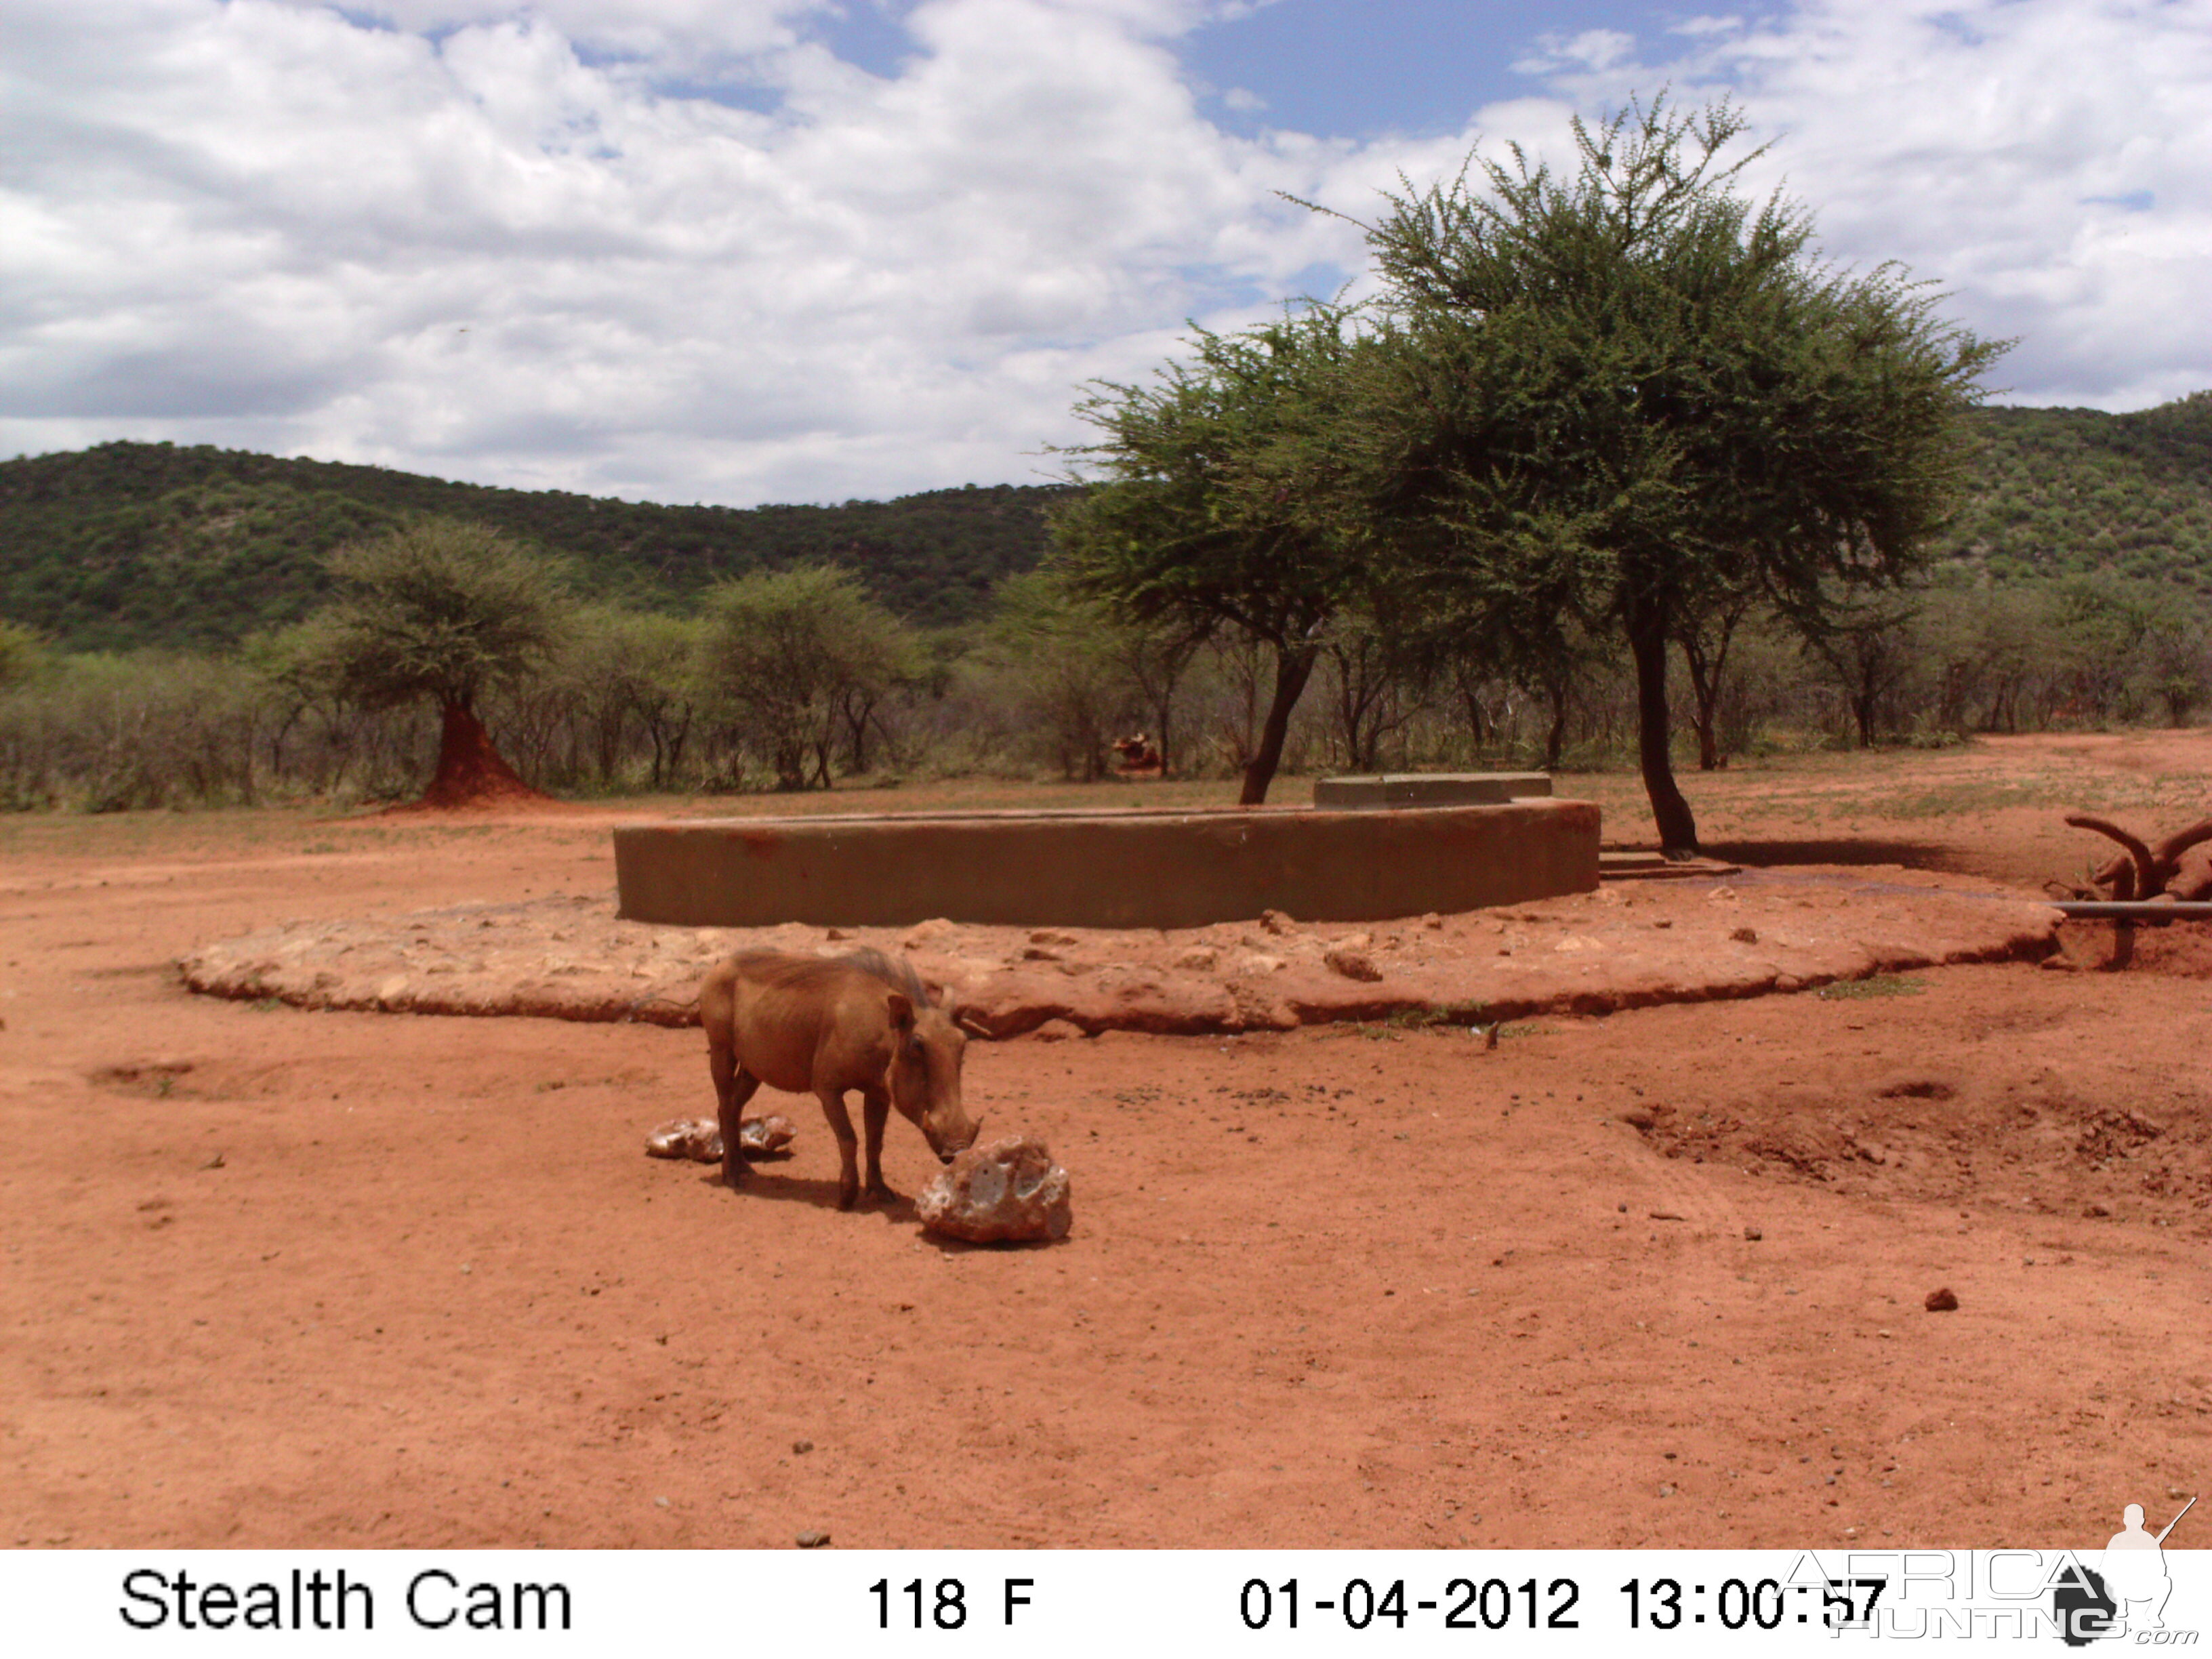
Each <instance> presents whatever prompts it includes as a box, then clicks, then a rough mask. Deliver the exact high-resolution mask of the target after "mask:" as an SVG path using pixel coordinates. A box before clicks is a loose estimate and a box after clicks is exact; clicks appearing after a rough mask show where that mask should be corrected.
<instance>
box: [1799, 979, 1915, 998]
mask: <svg viewBox="0 0 2212 1659" xmlns="http://www.w3.org/2000/svg"><path fill="white" fill-rule="evenodd" d="M1927 988H1928V985H1927V982H1926V981H1924V980H1917V979H1906V978H1905V977H1904V976H1903V975H1899V974H1876V975H1874V976H1873V977H1872V978H1870V979H1839V980H1838V981H1836V982H1835V983H1834V984H1832V985H1823V986H1822V987H1820V989H1819V990H1818V991H1815V992H1814V995H1815V996H1817V997H1820V998H1821V999H1823V1000H1826V1001H1829V1002H1865V1001H1868V1000H1873V999H1877V998H1881V997H1917V996H1918V995H1919V994H1921V993H1922V992H1923V991H1925V990H1926V989H1927Z"/></svg>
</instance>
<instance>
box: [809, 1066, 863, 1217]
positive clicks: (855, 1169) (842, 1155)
mask: <svg viewBox="0 0 2212 1659" xmlns="http://www.w3.org/2000/svg"><path fill="white" fill-rule="evenodd" d="M815 1092H816V1094H817V1096H818V1097H820V1099H821V1102H822V1115H823V1116H824V1117H826V1118H828V1119H829V1133H831V1134H833V1135H835V1136H836V1137H837V1158H838V1163H839V1164H840V1166H841V1167H840V1168H839V1170H838V1172H837V1207H838V1208H839V1209H841V1210H849V1209H851V1208H852V1207H853V1206H854V1204H856V1203H858V1202H859V1201H860V1167H859V1166H860V1137H859V1136H858V1135H856V1134H854V1133H853V1120H852V1119H851V1118H850V1117H848V1116H847V1115H846V1114H845V1095H844V1091H842V1090H841V1089H819V1090H817V1091H815Z"/></svg>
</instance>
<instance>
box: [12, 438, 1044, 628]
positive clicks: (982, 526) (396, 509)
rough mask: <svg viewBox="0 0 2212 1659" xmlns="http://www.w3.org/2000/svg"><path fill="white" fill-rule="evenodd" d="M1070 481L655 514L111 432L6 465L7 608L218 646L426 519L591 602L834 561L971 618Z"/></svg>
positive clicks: (656, 602) (946, 614) (40, 624)
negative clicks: (544, 568) (345, 557)
mask: <svg viewBox="0 0 2212 1659" xmlns="http://www.w3.org/2000/svg"><path fill="white" fill-rule="evenodd" d="M1065 493H1066V492H1065V490H1064V489H1060V488H1058V487H1055V486H1048V485H1034V486H1017V485H1011V484H1000V485H994V486H989V487H984V488H979V487H977V486H975V485H972V484H971V485H968V486H965V487H963V488H960V489H939V490H932V491H929V492H927V493H926V494H922V495H908V496H902V497H901V498H899V499H898V500H896V501H848V502H846V503H845V504H843V505H842V506H840V507H750V508H738V507H662V506H654V505H651V504H647V503H640V502H631V501H611V500H603V499H599V498H595V497H592V496H586V495H570V494H567V493H565V492H562V491H560V490H536V491H527V490H519V489H492V488H488V487H486V486H483V485H479V484H465V483H448V482H447V481H445V480H443V479H439V478H427V477H416V475H414V474H411V473H406V472H395V471H388V470H386V469H385V468H382V467H372V466H354V465H344V464H342V463H337V462H330V461H311V460H289V459H282V458H279V457H276V456H273V455H256V454H252V453H246V452H244V451H234V450H222V449H216V448H212V447H208V446H205V445H201V446H195V447H175V446H173V445H169V444H143V443H110V444H102V445H100V446H99V447H96V448H93V449H88V450H82V451H79V452H76V453H69V454H58V455H41V456H36V457H32V458H27V459H17V460H13V461H7V462H0V617H8V618H9V619H11V620H12V621H15V622H16V623H21V624H23V625H25V626H27V627H29V628H31V629H34V630H36V631H37V632H38V633H39V634H40V635H41V636H42V637H44V638H45V639H46V640H47V641H50V642H52V643H53V644H55V645H57V646H58V647H62V648H64V649H67V650H76V651H129V650H136V649H142V648H147V647H157V648H165V649H169V650H193V651H207V650H215V649H220V648H223V647H231V646H235V645H237V644H238V643H240V641H243V640H244V639H246V637H247V636H248V635H252V634H254V633H256V632H259V631H263V630H265V629H271V628H277V627H282V626H283V625H284V624H287V623H295V622H298V621H300V620H301V619H302V618H303V617H306V616H307V615H308V614H309V613H310V612H311V611H313V610H314V609H315V607H316V606H318V605H320V604H322V603H323V602H324V601H325V599H328V598H329V597H330V594H331V581H330V576H329V574H328V572H327V570H326V569H325V557H326V556H327V555H329V554H330V553H331V552H332V551H333V550H336V549H337V548H338V547H340V546H342V545H343V544H346V543H348V542H351V541H355V540H358V539H360V538H364V537H370V536H374V535H376V534H378V533H380V532H385V531H389V530H392V529H394V528H396V527H398V526H400V525H402V524H404V523H406V522H409V521H410V520H416V519H421V518H424V517H441V518H451V519H465V520H472V521H475V522H479V523H483V524H489V525H491V526H495V527H496V528H498V529H500V530H501V531H503V532H506V533H507V535H509V536H512V537H514V538H518V539H520V540H521V541H524V542H527V543H530V544H534V545H536V546H538V547H539V548H541V549H543V550H545V551H546V552H548V553H549V554H551V555H553V556H558V557H560V558H562V559H564V560H566V561H567V562H568V563H569V564H570V565H571V566H572V567H573V568H574V569H575V571H576V572H577V574H578V576H579V579H580V582H581V583H582V584H583V585H584V586H587V587H588V588H589V590H590V591H592V592H595V593H596V594H598V595H599V597H600V598H602V599H606V600H609V601H611V602H614V603H618V604H622V605H628V606H630V607H631V608H633V609H638V610H659V611H681V610H684V609H685V608H687V607H690V606H691V605H695V604H696V601H697V599H698V597H699V595H700V594H701V593H702V592H704V591H705V590H706V589H707V588H708V586H711V585H712V584H713V583H714V582H715V581H717V580H724V579H726V578H729V577H732V576H738V575H743V574H745V573H746V572H748V571H751V570H779V569H789V568H793V567H794V566H796V565H799V564H803V563H834V564H836V565H839V566H841V567H842V568H846V569H848V570H850V571H852V572H853V574H854V575H855V576H856V577H857V578H858V579H859V580H860V583H861V585H862V586H864V587H865V588H866V591H867V592H868V593H869V594H870V595H871V596H872V598H874V599H876V600H878V602H879V603H881V604H883V605H885V606H886V607H888V608H889V609H890V611H892V612H894V613H895V614H896V615H897V616H899V617H902V618H903V619H905V620H907V621H908V622H912V623H918V624H921V625H924V626H934V627H943V626H947V625H951V624H954V623H963V622H969V621H973V620H975V618H977V617H981V616H982V615H983V614H984V612H985V611H987V609H988V607H989V604H990V594H991V591H992V590H993V589H994V587H995V586H997V585H998V583H999V582H1000V580H1004V579H1005V578H1006V576H1008V575H1011V574H1016V573H1018V572H1020V571H1024V570H1029V569H1033V568H1035V567H1036V564H1037V562H1038V561H1039V559H1040V558H1041V557H1042V554H1043V550H1044V542H1045V532H1044V520H1043V514H1044V511H1045V509H1046V507H1048V505H1049V504H1050V503H1051V502H1052V501H1054V500H1056V499H1057V498H1058V497H1059V496H1060V495H1063V494H1065Z"/></svg>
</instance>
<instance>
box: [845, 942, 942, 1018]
mask: <svg viewBox="0 0 2212 1659" xmlns="http://www.w3.org/2000/svg"><path fill="white" fill-rule="evenodd" d="M833 960H836V961H838V962H849V963H852V964H853V966H854V967H855V968H858V969H860V971H861V972H862V973H864V974H873V975H875V976H876V977H877V978H878V979H879V980H881V981H883V982H884V984H886V985H888V986H890V987H891V989H892V990H894V991H903V992H904V993H905V994H906V997H907V1000H908V1001H909V1002H911V1003H913V1004H914V1006H915V1007H917V1008H927V1007H931V1006H933V1003H932V1002H931V1000H930V995H929V987H927V986H926V985H924V984H923V983H922V982H921V975H920V974H917V973H915V971H914V964H913V963H910V962H908V960H907V959H906V958H905V957H900V958H899V959H898V960H897V961H896V962H893V961H892V960H891V959H890V957H887V956H885V955H884V953H883V952H882V951H871V950H866V949H862V950H859V951H848V952H846V954H845V955H843V956H842V957H835V958H833Z"/></svg>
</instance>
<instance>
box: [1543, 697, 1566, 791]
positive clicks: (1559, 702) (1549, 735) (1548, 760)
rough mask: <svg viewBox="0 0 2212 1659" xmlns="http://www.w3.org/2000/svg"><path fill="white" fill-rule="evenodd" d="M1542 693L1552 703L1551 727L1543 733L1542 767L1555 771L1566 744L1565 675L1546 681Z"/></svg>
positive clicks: (1557, 768) (1548, 770)
mask: <svg viewBox="0 0 2212 1659" xmlns="http://www.w3.org/2000/svg"><path fill="white" fill-rule="evenodd" d="M1544 694H1545V696H1547V698H1548V699H1549V700H1550V702H1551V705H1552V725H1551V729H1550V730H1549V731H1548V732H1546V733H1545V735H1544V769H1545V770H1546V771H1547V772H1556V771H1558V770H1559V757H1561V755H1562V754H1564V753H1565V750H1566V746H1567V682H1566V679H1565V677H1564V676H1563V677H1562V678H1559V679H1556V680H1553V681H1550V682H1549V683H1547V684H1546V685H1545V687H1544Z"/></svg>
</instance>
